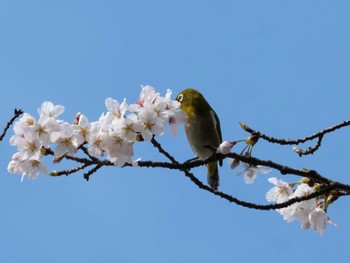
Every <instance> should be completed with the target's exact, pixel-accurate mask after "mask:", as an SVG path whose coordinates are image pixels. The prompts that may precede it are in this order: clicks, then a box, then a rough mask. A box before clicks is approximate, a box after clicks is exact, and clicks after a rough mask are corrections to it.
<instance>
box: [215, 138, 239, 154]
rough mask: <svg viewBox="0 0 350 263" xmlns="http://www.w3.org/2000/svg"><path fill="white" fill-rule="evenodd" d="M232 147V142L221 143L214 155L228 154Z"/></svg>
mask: <svg viewBox="0 0 350 263" xmlns="http://www.w3.org/2000/svg"><path fill="white" fill-rule="evenodd" d="M234 145H235V143H233V142H229V141H223V142H222V143H221V144H220V145H219V147H218V148H217V149H216V153H222V154H228V153H230V151H231V149H232V147H233V146H234Z"/></svg>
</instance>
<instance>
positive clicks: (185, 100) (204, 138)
mask: <svg viewBox="0 0 350 263" xmlns="http://www.w3.org/2000/svg"><path fill="white" fill-rule="evenodd" d="M176 100H177V101H179V102H180V103H181V106H180V107H181V109H182V110H183V111H184V112H185V113H186V115H187V120H186V122H185V132H186V137H187V140H188V143H189V144H190V146H191V148H192V150H193V151H194V153H195V154H196V156H197V157H198V158H200V159H202V160H205V159H207V158H208V157H210V156H211V155H213V153H214V152H215V150H216V148H217V147H219V145H220V144H221V142H222V135H221V128H220V121H219V118H218V116H217V115H216V113H215V111H214V110H213V108H212V107H211V106H210V105H209V103H208V102H207V101H206V99H205V98H204V96H203V95H202V94H201V93H200V92H198V91H197V90H195V89H185V90H183V91H182V92H180V93H179V95H177V97H176ZM221 165H222V160H221V161H220V166H221ZM206 167H207V173H208V184H209V185H210V187H211V188H212V189H214V190H218V187H219V184H220V183H219V170H218V163H217V162H216V161H214V162H210V163H208V164H206Z"/></svg>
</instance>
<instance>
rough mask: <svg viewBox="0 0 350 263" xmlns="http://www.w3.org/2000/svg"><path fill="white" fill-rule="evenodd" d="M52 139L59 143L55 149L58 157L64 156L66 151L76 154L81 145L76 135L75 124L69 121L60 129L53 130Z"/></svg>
mask: <svg viewBox="0 0 350 263" xmlns="http://www.w3.org/2000/svg"><path fill="white" fill-rule="evenodd" d="M50 139H51V141H52V142H53V143H56V144H57V145H56V148H55V150H54V154H55V156H56V157H62V156H63V155H64V154H66V153H70V154H74V153H76V151H77V147H78V146H79V145H78V142H77V138H76V137H75V136H74V129H73V125H72V124H68V123H63V124H62V125H61V130H60V131H55V132H52V133H51V136H50Z"/></svg>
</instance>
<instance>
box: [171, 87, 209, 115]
mask: <svg viewBox="0 0 350 263" xmlns="http://www.w3.org/2000/svg"><path fill="white" fill-rule="evenodd" d="M176 100H177V101H178V102H180V103H181V106H180V107H181V109H182V110H183V111H184V112H186V114H187V116H194V115H197V114H200V113H204V112H207V111H208V110H210V109H211V107H210V105H209V104H208V102H207V101H206V99H205V98H204V96H203V95H202V94H201V93H200V92H198V91H197V90H195V89H185V90H183V91H181V92H180V93H179V94H178V95H177V97H176Z"/></svg>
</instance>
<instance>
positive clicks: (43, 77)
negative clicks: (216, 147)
mask: <svg viewBox="0 0 350 263" xmlns="http://www.w3.org/2000/svg"><path fill="white" fill-rule="evenodd" d="M349 11H350V4H349V2H348V1H333V2H329V1H317V3H316V2H313V1H293V2H286V1H283V2H281V1H228V0H225V1H224V0H220V1H74V0H70V1H36V0H33V1H6V0H3V1H1V2H0V35H1V41H0V90H1V96H0V107H1V112H2V114H1V116H0V124H2V125H4V124H5V123H6V122H7V120H8V119H9V118H10V117H11V114H12V111H13V109H14V108H21V109H23V110H24V111H26V112H28V113H31V114H33V115H36V109H37V108H38V107H39V106H40V105H41V103H42V102H43V101H45V100H50V101H52V102H53V103H55V104H61V105H64V106H65V108H66V110H65V113H64V114H63V115H62V116H61V117H62V118H63V119H64V120H66V121H72V120H73V119H74V116H75V114H76V113H77V112H79V111H80V112H82V113H84V114H85V115H86V116H87V117H88V118H89V120H90V121H94V120H96V119H97V118H98V117H99V116H100V114H101V113H102V112H104V111H105V107H104V100H105V98H107V97H113V98H115V99H117V100H119V101H121V100H123V99H124V98H126V99H127V101H128V102H130V103H132V102H134V101H135V100H136V99H137V98H138V96H139V92H140V90H141V88H140V85H146V84H149V85H152V86H154V87H155V88H156V89H157V91H159V92H161V93H162V94H165V92H166V89H167V88H170V89H172V90H173V92H174V93H175V94H177V93H178V92H180V91H181V90H183V89H184V88H188V87H195V88H197V89H198V90H199V91H201V92H202V93H203V94H204V95H205V96H206V98H207V100H208V101H209V102H210V103H211V105H212V107H213V108H214V109H215V110H216V112H217V114H218V115H219V117H220V120H221V125H222V131H223V137H224V138H225V139H230V140H237V139H241V138H244V137H245V136H246V134H245V133H244V132H243V131H242V130H241V129H240V128H239V125H238V123H239V122H240V121H242V122H245V123H247V124H249V125H250V126H252V127H253V128H255V129H258V130H260V131H262V132H264V133H267V134H269V135H272V136H275V137H281V138H298V137H304V136H307V135H310V134H312V133H314V132H316V131H318V130H321V129H323V128H326V127H328V126H331V125H333V124H336V123H339V122H341V121H343V120H347V119H349V116H350V108H349V99H350V89H349V86H350V75H349V73H348V71H349V68H350V48H349V47H350V31H349V25H350V16H349ZM10 135H11V134H8V135H7V136H6V138H5V140H4V141H3V142H1V143H0V149H1V153H2V162H1V163H0V188H1V189H0V208H1V220H0V233H1V237H0V262H256V261H261V260H263V261H269V262H281V261H283V262H285V263H288V262H295V261H296V260H301V258H302V261H305V262H306V261H309V262H316V261H317V262H329V261H334V260H337V261H340V260H345V259H347V258H348V256H347V254H348V253H347V247H348V237H349V234H350V223H349V218H350V214H349V213H348V212H347V211H349V209H350V205H349V203H348V199H347V198H342V199H340V200H339V201H337V202H336V203H335V204H333V205H332V206H331V207H330V209H329V211H328V215H329V216H330V217H331V218H332V219H333V220H334V221H336V222H337V223H338V225H339V227H338V228H335V227H333V226H329V227H328V228H327V230H326V232H325V234H324V235H323V236H321V237H320V236H319V235H318V234H317V233H315V232H313V231H311V230H308V231H304V230H301V229H300V226H299V224H298V223H297V222H293V223H289V224H288V223H286V222H284V221H283V220H282V218H281V217H280V215H278V214H277V213H276V212H274V211H270V212H263V211H255V210H249V209H245V208H242V207H238V206H236V205H233V204H230V203H228V202H226V201H225V200H222V199H220V198H217V197H215V196H213V195H211V194H209V193H207V192H204V191H201V190H199V189H198V188H197V187H196V186H194V185H193V184H192V183H191V182H190V181H189V180H188V179H187V178H185V177H184V176H183V175H182V174H180V173H178V172H176V171H167V170H160V169H159V170H157V169H142V168H126V169H119V168H105V169H102V170H101V171H100V172H98V173H97V174H94V175H93V176H91V179H90V181H89V182H86V181H85V180H84V179H83V178H82V174H75V175H71V176H69V177H60V178H52V177H49V176H41V177H39V178H38V179H36V180H34V181H32V180H24V181H23V182H22V183H21V182H20V175H10V174H8V172H7V164H8V162H9V160H10V158H11V155H12V154H13V153H14V152H15V148H13V147H10V145H9V144H8V139H9V137H10ZM158 140H159V142H161V143H162V145H163V146H164V148H165V149H167V150H168V151H169V152H171V153H172V154H173V155H174V156H175V157H176V158H177V159H178V160H180V161H184V160H186V159H189V158H191V157H193V153H192V152H191V150H190V148H189V146H188V145H187V143H186V139H185V136H184V133H183V131H182V132H181V133H180V134H179V135H178V136H177V137H172V136H170V135H168V134H165V135H164V136H162V137H160V138H158ZM348 142H349V132H348V129H343V130H340V131H337V132H336V133H334V134H331V135H329V136H327V137H326V138H325V139H324V141H323V145H322V148H321V149H320V150H319V151H318V152H317V153H316V154H314V155H312V156H307V157H303V158H299V157H298V156H296V154H294V153H293V151H292V150H291V147H289V146H284V147H279V146H277V145H269V144H267V143H265V142H259V144H258V145H257V147H256V148H255V149H254V152H253V153H254V155H255V156H257V157H259V158H262V159H271V160H275V161H277V162H280V163H283V164H286V165H290V166H293V167H295V168H302V167H307V168H310V169H316V170H317V171H319V172H320V173H321V174H322V175H324V176H327V177H330V178H332V179H335V180H340V181H342V182H347V183H349V179H348V178H347V177H348V163H349V147H348V145H349V143H348ZM308 146H309V145H306V146H304V147H305V148H306V147H308ZM241 147H242V146H238V147H237V148H236V149H235V151H237V152H239V151H240V150H241V149H242V148H241ZM135 157H142V159H143V160H163V157H162V156H160V155H159V154H158V153H157V151H156V150H155V149H153V148H152V146H151V145H149V144H147V143H142V144H140V145H137V146H136V147H135ZM47 161H48V164H49V160H47ZM70 165H73V164H70V163H66V164H65V165H64V166H61V167H71V166H70ZM50 168H52V169H53V167H52V166H50ZM194 172H195V174H196V176H197V177H198V178H200V179H201V180H203V181H205V177H206V176H205V169H204V168H203V167H201V168H197V169H195V170H194ZM237 172H238V170H237V171H235V170H230V169H229V167H228V165H227V163H226V162H225V165H224V166H223V167H222V168H221V170H220V174H221V185H222V186H221V190H222V191H224V192H227V193H229V194H232V195H234V196H236V197H238V198H240V199H243V200H247V201H252V202H257V203H266V200H265V193H266V191H267V190H268V189H269V188H270V187H271V185H270V184H269V183H268V182H267V178H268V177H270V176H277V177H278V178H281V179H283V180H285V181H289V182H293V181H295V180H297V179H298V178H295V177H292V176H282V175H280V174H279V173H278V172H276V171H274V172H271V173H270V174H268V175H260V176H259V177H258V178H257V180H256V182H255V183H254V184H253V185H245V184H244V182H243V178H241V177H237V176H235V174H236V173H237Z"/></svg>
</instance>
